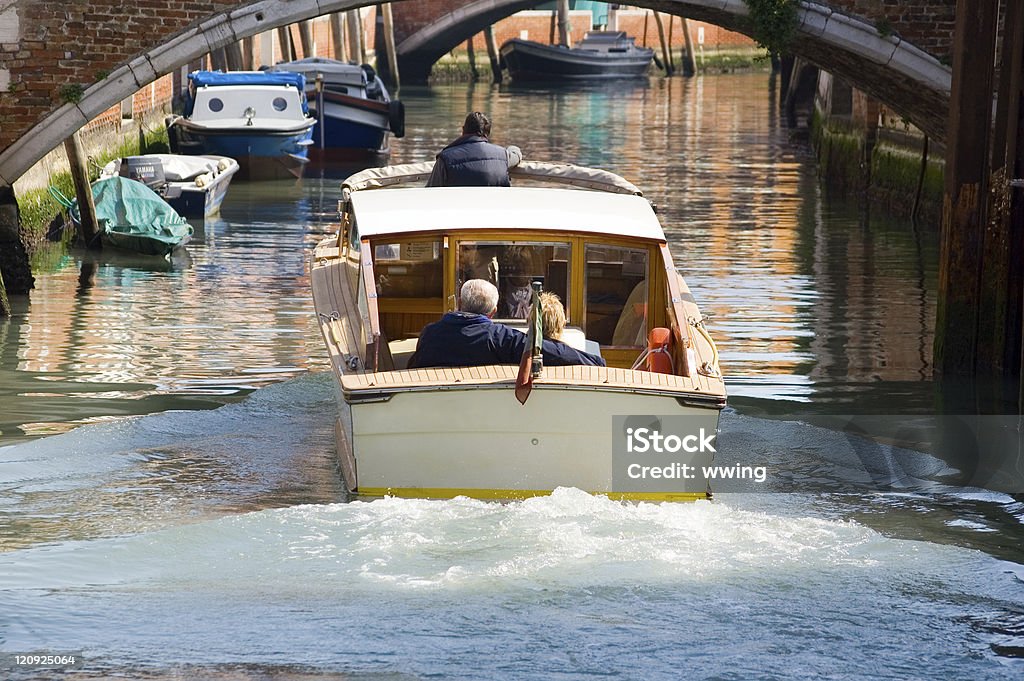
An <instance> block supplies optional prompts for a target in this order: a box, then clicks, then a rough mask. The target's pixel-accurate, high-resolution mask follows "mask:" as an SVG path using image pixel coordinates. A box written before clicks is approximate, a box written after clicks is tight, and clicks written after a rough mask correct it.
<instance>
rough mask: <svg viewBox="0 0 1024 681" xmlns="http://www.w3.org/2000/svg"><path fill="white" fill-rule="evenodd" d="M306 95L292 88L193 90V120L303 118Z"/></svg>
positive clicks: (253, 87) (234, 87)
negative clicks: (303, 102)
mask: <svg viewBox="0 0 1024 681" xmlns="http://www.w3.org/2000/svg"><path fill="white" fill-rule="evenodd" d="M303 96H304V95H303V94H302V93H301V92H299V91H298V90H297V89H295V88H293V87H283V86H246V85H242V86H239V85H219V86H217V87H200V88H198V89H196V90H195V91H194V94H193V101H194V102H195V104H194V106H193V109H192V120H194V121H212V120H222V119H238V120H242V121H244V120H245V119H246V118H253V119H261V120H265V119H275V120H276V119H279V120H295V119H296V118H303V117H304V114H303V113H302V98H303Z"/></svg>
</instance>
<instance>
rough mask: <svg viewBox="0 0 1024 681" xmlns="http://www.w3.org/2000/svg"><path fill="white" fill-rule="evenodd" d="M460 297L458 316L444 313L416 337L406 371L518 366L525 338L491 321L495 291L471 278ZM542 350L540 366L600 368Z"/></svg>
mask: <svg viewBox="0 0 1024 681" xmlns="http://www.w3.org/2000/svg"><path fill="white" fill-rule="evenodd" d="M460 293H461V295H460V298H459V311H458V312H448V313H446V314H445V315H444V316H443V317H441V320H440V321H437V322H434V323H432V324H427V325H426V326H425V327H424V328H423V331H421V332H420V337H419V341H418V342H417V344H416V352H415V353H413V356H412V357H411V358H410V359H409V364H408V368H410V369H423V368H428V367H462V366H481V365H485V364H518V363H519V360H520V359H521V358H522V356H523V351H524V350H525V349H526V341H527V338H526V334H524V333H522V332H521V331H517V330H515V329H511V328H509V327H507V326H505V325H504V324H499V323H497V322H494V321H491V317H493V316H494V313H495V312H497V310H498V289H497V287H495V286H494V284H492V283H491V282H489V281H486V280H484V279H470V280H469V281H467V282H466V283H465V284H463V285H462V290H461V292H460ZM563 319H564V312H563ZM563 325H564V321H563ZM542 349H543V353H544V364H545V366H565V365H569V364H586V365H590V366H605V361H604V359H603V358H601V357H598V356H596V355H591V354H589V353H586V352H581V351H579V350H576V349H575V348H572V347H570V346H568V345H566V344H565V343H562V342H560V341H553V340H549V339H545V340H544V343H543V346H542Z"/></svg>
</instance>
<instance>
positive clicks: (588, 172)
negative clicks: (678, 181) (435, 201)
mask: <svg viewBox="0 0 1024 681" xmlns="http://www.w3.org/2000/svg"><path fill="white" fill-rule="evenodd" d="M433 169H434V162H433V161H424V162H422V163H403V164H399V165H393V166H384V167H382V168H367V169H366V170H362V171H360V172H358V173H356V174H354V175H352V176H351V177H349V178H348V179H346V180H345V181H344V182H343V183H342V185H341V193H342V201H343V202H345V203H348V200H349V198H350V197H351V195H352V193H353V192H358V191H366V190H369V189H383V188H385V187H396V186H400V185H404V184H416V183H420V182H426V181H427V180H428V179H429V178H430V173H431V171H432V170H433ZM508 174H509V176H510V177H511V178H513V179H526V180H536V181H540V182H553V183H557V184H566V185H570V186H573V187H580V188H583V189H590V190H594V191H602V192H610V193H614V194H633V195H635V196H643V195H644V193H643V192H642V191H641V190H640V188H639V187H637V186H636V185H635V184H633V183H632V182H630V181H629V180H627V179H625V178H623V177H621V176H619V175H616V174H615V173H613V172H610V171H607V170H601V169H599V168H586V167H584V166H577V165H573V164H571V163H551V162H548V161H520V162H519V164H518V165H516V166H513V167H512V168H509V170H508Z"/></svg>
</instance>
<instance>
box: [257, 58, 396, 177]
mask: <svg viewBox="0 0 1024 681" xmlns="http://www.w3.org/2000/svg"><path fill="white" fill-rule="evenodd" d="M270 71H273V72H276V71H286V72H289V73H300V74H302V75H303V76H305V78H306V97H307V99H308V100H309V103H310V114H311V115H312V116H313V118H315V119H316V121H317V124H316V127H315V128H314V129H313V146H312V147H311V149H310V152H311V153H312V154H314V155H315V156H320V157H322V158H324V159H327V160H351V159H355V158H361V157H365V156H366V155H368V154H385V153H388V151H389V149H388V134H389V133H393V134H394V135H395V137H403V136H404V135H405V108H404V107H403V105H402V102H400V101H399V100H397V99H391V95H390V94H389V93H388V90H387V88H386V87H385V86H384V83H383V81H381V79H380V77H379V76H378V75H377V74H376V72H375V71H374V70H373V68H371V67H370V66H369V65H368V64H363V65H361V66H360V65H358V64H349V63H347V62H343V61H338V60H336V59H327V58H325V57H309V58H307V59H297V60H295V61H289V62H282V63H280V64H277V65H276V66H274V67H272V68H271V69H270Z"/></svg>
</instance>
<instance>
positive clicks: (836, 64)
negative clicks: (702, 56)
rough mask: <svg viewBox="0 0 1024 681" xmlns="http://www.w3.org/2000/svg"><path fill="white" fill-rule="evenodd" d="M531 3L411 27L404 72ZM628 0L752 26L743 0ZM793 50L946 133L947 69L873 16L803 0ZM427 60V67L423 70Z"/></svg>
mask: <svg viewBox="0 0 1024 681" xmlns="http://www.w3.org/2000/svg"><path fill="white" fill-rule="evenodd" d="M534 4H535V2H530V1H529V0H525V1H524V0H474V1H473V2H469V3H465V4H463V5H461V6H459V7H458V8H457V9H455V10H454V11H452V12H449V13H447V14H444V15H442V16H440V17H438V19H437V20H436V21H434V22H432V23H431V24H429V25H426V26H423V27H422V28H421V29H419V30H418V31H416V32H414V33H412V34H410V35H408V36H407V37H406V38H405V39H404V40H402V41H401V42H400V43H399V45H398V61H399V67H400V70H401V72H402V74H403V78H405V79H409V77H410V76H411V79H412V80H423V81H425V80H426V76H427V75H429V69H430V66H431V65H432V64H433V63H434V62H436V61H437V60H438V59H439V58H440V57H441V56H442V55H443V54H445V53H447V52H448V51H450V50H451V49H452V48H454V47H455V46H457V45H459V44H461V43H463V42H465V41H466V40H467V39H469V38H470V37H472V36H473V35H475V34H476V33H479V32H480V31H481V30H483V29H484V27H486V26H488V25H490V24H492V23H494V22H495V21H497V20H499V19H503V18H505V17H507V16H509V15H511V14H514V13H515V12H518V11H520V10H522V9H526V8H528V7H531V6H533V5H534ZM631 4H634V5H636V6H638V7H643V8H646V9H653V10H657V11H659V12H666V13H669V14H675V15H678V16H684V17H686V18H688V19H696V20H699V21H705V22H707V23H711V24H715V25H718V26H721V27H723V28H726V29H728V30H731V31H735V32H737V33H745V34H749V32H750V31H749V28H748V27H747V25H746V19H747V5H746V3H745V2H744V1H743V0H633V2H631ZM800 4H801V7H800V13H799V27H798V29H797V35H796V38H795V40H794V41H793V47H792V52H793V54H795V55H796V56H799V57H803V58H804V59H806V60H808V61H810V62H813V63H815V64H817V65H818V66H820V67H821V68H823V69H825V70H826V71H829V72H831V73H833V74H835V75H837V76H839V77H841V78H842V79H843V80H845V81H847V82H848V83H850V84H851V85H853V86H854V87H856V88H858V89H859V90H862V91H864V92H867V93H868V94H870V95H872V96H873V97H875V98H876V99H878V100H879V101H882V102H885V103H886V104H888V105H889V106H891V107H892V108H893V109H895V110H896V111H898V112H900V114H902V115H904V116H906V117H907V119H908V120H910V121H911V122H912V123H914V124H915V125H917V126H918V127H919V128H921V129H922V130H924V131H925V132H926V133H928V134H929V135H930V136H931V137H932V138H934V139H936V140H939V141H941V140H943V139H944V138H945V132H946V116H947V112H948V109H949V93H950V85H951V80H952V75H951V73H952V72H951V70H950V69H949V68H948V67H946V66H944V65H942V64H941V63H940V62H939V60H938V59H936V58H935V57H934V56H932V55H930V54H928V53H927V52H925V51H924V50H922V49H920V48H918V47H916V46H915V45H913V44H911V43H909V42H907V41H905V40H903V39H901V38H900V37H899V36H898V35H897V34H895V33H894V34H891V35H885V36H883V35H881V34H880V33H879V32H878V30H877V29H876V28H875V25H874V23H873V22H868V21H866V20H864V19H860V18H857V17H853V16H849V15H846V14H842V13H840V12H837V11H836V10H835V9H833V8H831V7H829V6H827V5H824V4H820V3H814V2H802V3H800ZM424 67H425V68H426V71H424Z"/></svg>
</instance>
